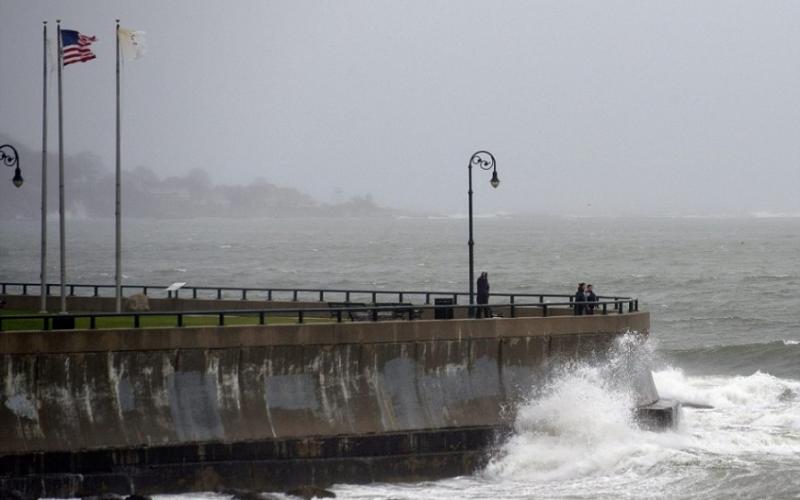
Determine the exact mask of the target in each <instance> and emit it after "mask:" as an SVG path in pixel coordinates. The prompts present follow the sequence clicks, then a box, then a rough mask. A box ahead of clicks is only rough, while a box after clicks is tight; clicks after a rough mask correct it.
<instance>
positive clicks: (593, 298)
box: [586, 283, 597, 314]
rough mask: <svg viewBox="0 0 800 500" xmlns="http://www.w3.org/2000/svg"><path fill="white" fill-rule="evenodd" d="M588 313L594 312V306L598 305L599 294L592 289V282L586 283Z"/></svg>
mask: <svg viewBox="0 0 800 500" xmlns="http://www.w3.org/2000/svg"><path fill="white" fill-rule="evenodd" d="M586 302H589V303H588V304H586V314H594V308H595V307H597V304H596V302H597V295H595V294H594V290H592V285H591V283H590V284H588V285H586Z"/></svg>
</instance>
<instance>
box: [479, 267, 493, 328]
mask: <svg viewBox="0 0 800 500" xmlns="http://www.w3.org/2000/svg"><path fill="white" fill-rule="evenodd" d="M488 303H489V275H488V274H487V273H485V272H483V273H481V275H480V276H479V277H478V310H477V311H476V314H475V317H476V318H480V317H481V313H482V314H483V315H484V317H486V318H491V317H492V311H491V309H489V307H488V306H487V305H486V304H488Z"/></svg>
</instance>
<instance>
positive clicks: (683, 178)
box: [0, 0, 800, 214]
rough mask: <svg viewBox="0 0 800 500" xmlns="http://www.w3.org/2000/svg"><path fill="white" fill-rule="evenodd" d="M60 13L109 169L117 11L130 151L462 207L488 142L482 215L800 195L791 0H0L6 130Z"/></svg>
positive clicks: (408, 201) (70, 97) (68, 114)
mask: <svg viewBox="0 0 800 500" xmlns="http://www.w3.org/2000/svg"><path fill="white" fill-rule="evenodd" d="M59 17H60V18H61V19H62V26H63V27H64V28H65V29H77V30H79V31H81V32H82V33H85V34H94V35H97V36H98V37H99V41H98V42H97V43H95V44H94V45H93V47H94V51H95V53H96V54H97V59H96V60H94V61H91V62H89V63H85V64H76V65H72V66H69V67H67V68H65V69H64V102H65V106H64V109H65V123H66V124H67V128H66V130H65V147H66V152H67V153H68V154H75V153H78V152H81V151H91V152H93V153H95V154H97V155H99V156H100V157H101V158H103V160H104V161H105V162H106V163H107V165H108V167H109V168H112V167H113V158H114V19H115V18H116V17H120V18H121V19H122V24H123V26H125V27H129V28H133V29H137V30H144V31H146V32H147V41H148V46H149V50H148V53H147V55H146V56H145V57H144V58H143V59H140V60H137V61H133V62H130V63H127V65H126V67H125V68H124V81H123V87H124V90H123V93H124V96H123V113H124V115H123V140H124V168H133V167H135V166H137V165H147V166H149V167H152V168H153V169H155V170H157V171H159V172H160V173H161V174H162V175H170V174H183V173H185V172H187V171H188V170H189V169H191V168H195V167H201V168H204V169H207V170H208V171H209V172H210V173H211V175H212V178H213V179H214V180H215V181H216V182H220V183H249V182H250V181H251V180H253V179H254V178H256V177H263V178H265V179H266V180H268V181H269V182H273V183H276V184H279V185H285V186H292V187H296V188H299V189H301V190H302V191H305V192H307V193H309V194H311V195H313V196H315V197H317V198H318V199H319V200H321V201H330V200H333V199H334V197H335V193H336V190H337V189H340V190H341V192H342V193H343V194H344V195H345V196H350V195H356V194H366V193H371V194H372V195H373V196H374V197H375V199H376V201H378V202H379V203H381V204H384V205H390V206H395V207H400V208H416V209H421V210H432V211H439V212H443V213H449V214H455V213H465V212H466V201H467V197H466V190H467V186H466V184H467V179H466V177H467V171H466V170H467V169H466V166H467V160H468V159H469V156H470V155H471V154H472V152H473V151H475V150H477V149H488V150H490V151H492V152H493V153H494V154H495V156H496V157H497V161H498V173H499V176H500V179H501V180H502V184H501V186H500V187H499V188H498V189H497V190H492V189H491V187H490V186H489V182H488V181H489V178H490V176H489V174H488V173H486V172H480V171H479V172H475V186H476V187H475V193H476V194H475V205H476V212H478V213H491V212H497V211H509V212H524V213H556V214H581V213H587V214H588V213H590V212H591V213H595V214H626V213H637V214H728V213H748V212H756V211H769V212H783V213H795V214H800V168H799V167H800V29H798V23H799V22H800V2H797V1H770V2H757V1H748V2H742V1H730V0H725V1H721V0H720V1H697V0H691V1H633V0H631V1H596V0H592V1H563V0H558V1H556V0H552V1H546V2H543V1H542V2H536V1H502V2H498V1H465V0H457V1H456V0H451V1H423V0H419V1H397V0H395V1H376V0H364V1H352V0H337V1H316V2H308V1H297V0H286V1H280V2H275V1H237V2H221V1H213V2H212V1H194V0H193V1H188V0H184V1H170V2H164V1H135V2H134V1H129V2H120V1H102V2H101V1H95V2H88V1H78V0H71V1H69V2H66V1H62V0H52V1H42V0H19V1H16V0H0V20H2V30H0V67H2V68H3V69H2V71H1V72H0V132H3V133H6V134H8V135H10V136H12V137H14V138H15V140H16V141H18V142H19V143H23V144H25V145H27V146H30V147H38V146H39V145H40V143H41V112H42V111H41V92H42V89H41V78H42V77H41V50H42V47H41V22H42V21H43V20H48V21H49V22H50V27H51V29H52V31H51V33H53V32H54V31H55V20H56V18H59ZM52 76H53V78H52V81H51V83H52V85H51V89H50V94H49V95H50V99H51V101H50V102H51V104H52V106H51V112H50V115H49V116H50V122H51V125H52V126H51V128H50V130H51V134H50V139H49V140H50V149H51V150H52V151H55V150H56V147H57V136H56V129H55V122H56V107H55V95H56V94H55V74H53V75H52ZM39 161H40V160H39V159H38V158H28V159H25V164H24V168H40V167H39ZM54 167H55V166H54ZM52 172H53V173H51V179H55V170H52ZM8 174H9V176H10V172H9V173H8ZM53 188H54V189H55V184H53Z"/></svg>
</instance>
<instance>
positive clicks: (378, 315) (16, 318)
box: [0, 299, 639, 331]
mask: <svg viewBox="0 0 800 500" xmlns="http://www.w3.org/2000/svg"><path fill="white" fill-rule="evenodd" d="M575 304H576V303H575V302H558V303H539V302H533V303H509V304H494V305H493V306H494V307H498V306H499V308H502V309H503V311H508V314H509V315H510V317H511V318H515V317H518V314H519V313H520V311H522V310H524V309H538V310H539V311H540V313H541V314H540V315H541V316H542V317H547V316H549V315H550V312H551V311H552V310H553V308H568V307H571V306H574V305H575ZM582 304H583V305H592V306H594V309H595V311H596V312H595V314H598V315H607V314H610V313H615V314H623V313H624V312H625V309H626V308H627V310H628V312H635V311H638V310H639V301H638V300H637V299H624V300H623V299H617V300H600V301H597V302H583V303H582ZM475 307H476V306H474V305H413V304H395V305H391V306H380V305H364V306H360V305H359V306H347V307H325V308H323V307H319V308H285V309H231V310H218V311H180V312H176V311H151V312H124V313H100V312H97V313H91V312H89V313H69V314H25V315H8V316H2V315H0V331H3V330H20V329H30V328H20V327H16V328H14V325H13V322H17V324H19V323H20V322H22V321H26V322H31V321H34V322H38V321H41V328H40V329H41V330H50V329H60V328H74V327H75V326H74V325H75V320H81V319H84V320H88V325H86V327H87V328H88V329H91V330H94V329H97V328H98V326H97V325H98V319H101V318H118V319H127V321H129V322H130V323H129V324H127V325H125V324H120V322H119V321H117V322H116V323H115V325H114V328H142V327H143V319H147V318H156V317H157V318H159V319H160V320H161V321H164V319H165V318H169V319H170V321H169V323H171V324H169V325H163V324H162V325H158V326H161V327H164V326H167V327H185V326H209V324H208V323H204V324H202V325H188V324H187V323H186V321H185V320H186V318H187V317H192V318H198V317H199V318H215V319H216V324H217V325H219V326H225V325H226V324H234V323H232V322H231V321H229V320H232V319H233V318H236V319H237V321H236V322H235V324H240V325H242V324H258V325H268V324H270V318H272V319H273V320H275V319H277V318H280V320H281V321H279V323H282V324H286V323H287V319H288V320H289V321H288V322H290V323H304V322H306V321H307V320H308V319H309V318H313V319H314V320H316V321H325V322H337V323H342V322H344V321H352V320H353V319H352V318H353V313H362V314H361V315H360V316H359V317H360V318H361V320H363V321H381V320H383V319H386V318H388V317H391V318H393V319H398V320H408V321H414V320H417V319H421V317H422V316H423V315H424V311H431V310H432V311H433V312H434V317H440V318H441V319H450V318H453V314H452V313H453V311H456V310H465V309H466V310H468V309H470V308H475ZM437 312H438V313H437ZM65 317H68V318H70V322H69V324H70V326H69V327H62V326H59V325H62V324H63V320H64V318H65ZM243 318H244V319H246V320H247V321H244V322H243V321H242V319H243ZM348 318H349V319H348ZM127 321H126V322H127ZM9 325H10V326H9Z"/></svg>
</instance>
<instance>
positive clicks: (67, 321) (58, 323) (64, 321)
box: [53, 314, 75, 330]
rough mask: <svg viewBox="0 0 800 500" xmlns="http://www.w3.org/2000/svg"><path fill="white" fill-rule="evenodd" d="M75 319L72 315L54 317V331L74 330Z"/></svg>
mask: <svg viewBox="0 0 800 500" xmlns="http://www.w3.org/2000/svg"><path fill="white" fill-rule="evenodd" d="M74 329H75V318H74V317H73V316H70V315H67V314H65V315H63V316H62V315H59V316H54V317H53V330H74Z"/></svg>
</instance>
